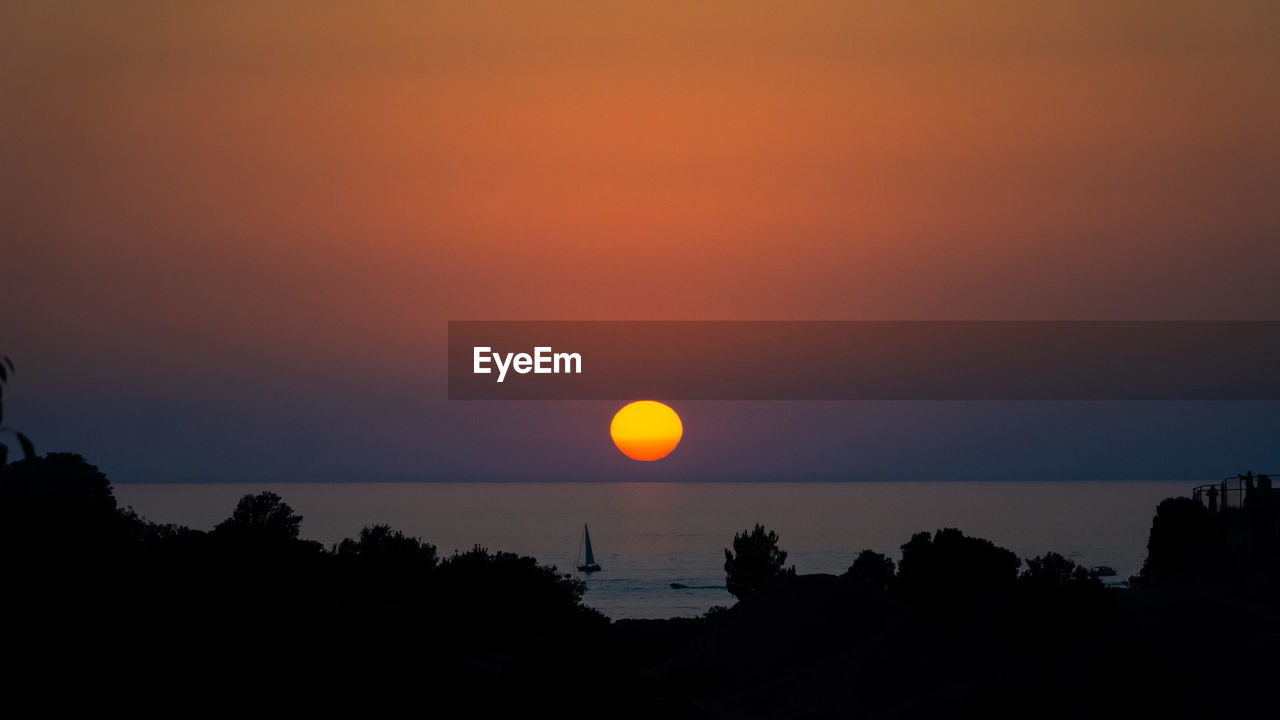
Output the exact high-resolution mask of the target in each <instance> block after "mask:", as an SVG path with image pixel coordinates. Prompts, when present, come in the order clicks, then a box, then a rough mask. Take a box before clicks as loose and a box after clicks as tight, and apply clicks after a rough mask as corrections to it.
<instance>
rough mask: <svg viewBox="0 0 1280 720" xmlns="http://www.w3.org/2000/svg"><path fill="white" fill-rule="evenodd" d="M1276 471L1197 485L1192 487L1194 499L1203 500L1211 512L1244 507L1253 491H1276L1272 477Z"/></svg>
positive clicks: (1256, 492) (1255, 492) (1232, 477)
mask: <svg viewBox="0 0 1280 720" xmlns="http://www.w3.org/2000/svg"><path fill="white" fill-rule="evenodd" d="M1275 476H1276V473H1260V474H1258V475H1254V474H1253V473H1252V472H1250V473H1248V474H1247V475H1233V476H1231V477H1225V478H1223V479H1222V480H1220V481H1219V482H1216V483H1208V484H1205V485H1197V486H1195V487H1194V488H1192V489H1191V497H1192V499H1194V500H1196V501H1198V502H1201V503H1203V504H1204V505H1205V507H1207V508H1209V510H1210V511H1211V512H1216V511H1219V510H1226V509H1228V508H1244V507H1245V501H1246V499H1248V498H1249V496H1250V494H1251V493H1254V494H1261V493H1264V492H1265V493H1270V492H1274V490H1275V488H1273V487H1272V484H1271V478H1273V477H1275Z"/></svg>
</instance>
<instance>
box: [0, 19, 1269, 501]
mask: <svg viewBox="0 0 1280 720" xmlns="http://www.w3.org/2000/svg"><path fill="white" fill-rule="evenodd" d="M1278 72H1280V4H1277V3H1275V2H1272V1H1270V0H1265V1H1258V2H1208V1H1195V2H1177V1H1169V0H1166V1H1161V2H1155V1H1152V2H1136V1H1132V0H1107V1H1105V2H1073V3H1028V2H1023V1H1021V0H1017V1H1014V0H1011V1H1008V2H995V1H992V0H980V1H978V2H974V1H967V2H919V3H891V2H851V1H847V0H845V1H832V2H785V3H782V2H779V3H744V2H701V3H687V2H681V3H655V2H646V3H639V2H637V3H625V4H624V3H602V2H573V3H569V2H536V3H534V2H527V3H488V2H475V3H425V2H410V1H408V0H406V1H404V2H390V1H385V0H378V1H375V2H359V3H357V2H320V1H317V0H308V1H306V2H303V1H301V0H298V1H296V2H262V1H260V0H255V1H254V2H245V1H240V0H219V1H218V2H182V3H175V2H171V1H168V0H157V1H155V2H134V1H114V0H113V1H110V2H69V1H68V2H56V1H52V0H45V1H41V2H12V1H11V2H3V3H0V98H3V102H0V278H2V279H0V300H2V301H3V306H4V309H5V312H4V313H3V315H2V316H0V352H4V353H7V354H9V355H11V356H12V357H13V358H14V360H15V362H17V363H18V365H19V375H18V377H17V378H16V379H15V381H14V382H13V383H12V385H11V386H10V389H9V391H8V394H7V400H8V403H7V413H6V414H7V416H8V418H7V420H8V422H9V423H10V424H12V425H14V426H17V427H20V428H24V429H26V430H28V431H29V434H30V435H31V436H32V437H33V439H34V440H35V441H36V442H37V444H38V445H39V446H40V447H41V448H42V449H67V450H77V451H80V452H83V453H84V454H86V456H88V457H89V458H90V459H91V460H93V461H95V462H98V463H99V464H100V465H101V466H102V467H103V468H104V469H105V470H107V472H108V473H109V474H111V476H112V477H113V478H115V479H117V480H131V479H138V480H163V479H228V480H230V479H270V478H272V477H278V478H287V479H305V478H308V477H323V478H324V479H343V478H350V479H355V478H371V479H377V478H392V477H394V478H448V477H477V478H513V477H524V476H528V477H539V478H560V477H575V478H576V477H581V478H609V477H625V478H627V479H640V478H645V477H654V478H663V479H672V478H694V477H716V478H728V477H747V476H751V477H754V478H757V479H758V478H763V477H783V476H785V477H819V476H821V477H885V476H894V475H897V474H899V473H901V474H903V475H906V476H925V475H928V476H931V477H939V476H942V477H984V476H999V477H1085V476H1090V477H1138V476H1141V477H1168V476H1169V475H1171V474H1176V475H1178V476H1180V477H1181V476H1186V477H1199V476H1201V475H1202V474H1204V473H1209V474H1211V475H1213V474H1218V473H1222V474H1225V473H1227V472H1235V471H1236V470H1243V469H1245V468H1246V467H1247V466H1249V465H1252V466H1254V469H1259V470H1265V469H1268V468H1265V467H1263V466H1264V465H1265V464H1266V463H1267V462H1268V461H1270V462H1272V463H1273V464H1276V465H1277V468H1280V457H1277V452H1276V449H1277V443H1276V437H1277V435H1278V434H1280V432H1278V431H1280V408H1276V407H1275V406H1273V405H1266V406H1262V405H1250V406H1207V405H1185V406H1184V405H1178V406H1171V405H1165V406H1159V407H1152V406H1136V405H1105V406H1074V405H1052V406H1050V405H1040V406H996V405H951V406H931V405H919V404H897V405H892V404H848V405H838V404H831V405H822V404H773V403H760V404H747V403H741V404H734V403H728V404H692V405H690V406H688V407H677V409H678V410H679V411H680V412H681V414H682V415H683V416H685V425H686V433H687V434H686V440H685V443H684V444H683V445H682V446H681V448H680V449H679V450H677V452H676V453H675V454H673V455H672V456H671V457H670V458H669V459H668V460H667V461H663V462H662V463H658V464H655V465H652V466H636V465H635V464H634V463H627V462H626V461H625V460H624V459H623V458H622V457H621V455H619V454H618V453H617V451H616V450H615V449H614V448H613V447H612V445H611V443H610V442H609V440H608V435H607V430H608V420H609V417H610V416H611V415H612V412H613V410H614V409H616V408H615V407H613V406H612V405H609V404H591V403H586V404H536V405H532V404H531V405H497V404H485V403H468V404H461V403H453V404H450V403H447V402H445V401H444V397H445V390H446V388H445V380H444V364H443V361H444V341H445V323H446V321H447V320H450V319H454V320H462V319H484V320H487V319H549V320H561V319H599V320H613V319H621V320H630V319H657V320H664V319H930V320H936V319H1280V292H1277V290H1276V276H1275V268H1277V267H1280V202H1277V201H1276V198H1277V197H1280V92H1277V91H1276V87H1277V83H1278V82H1280V77H1278ZM1277 468H1270V469H1277Z"/></svg>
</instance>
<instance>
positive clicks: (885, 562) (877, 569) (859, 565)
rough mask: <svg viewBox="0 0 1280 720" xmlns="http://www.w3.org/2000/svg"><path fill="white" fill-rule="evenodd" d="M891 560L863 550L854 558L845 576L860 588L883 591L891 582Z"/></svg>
mask: <svg viewBox="0 0 1280 720" xmlns="http://www.w3.org/2000/svg"><path fill="white" fill-rule="evenodd" d="M893 573H894V564H893V558H890V557H887V556H885V555H881V554H880V553H878V552H876V551H874V550H863V551H862V552H860V553H858V557H856V558H854V560H853V564H852V565H850V566H849V570H848V572H846V573H845V576H846V577H848V578H849V579H850V580H852V581H853V582H855V583H857V584H858V585H860V586H863V587H868V588H873V589H875V590H884V589H886V588H888V587H889V583H891V582H893Z"/></svg>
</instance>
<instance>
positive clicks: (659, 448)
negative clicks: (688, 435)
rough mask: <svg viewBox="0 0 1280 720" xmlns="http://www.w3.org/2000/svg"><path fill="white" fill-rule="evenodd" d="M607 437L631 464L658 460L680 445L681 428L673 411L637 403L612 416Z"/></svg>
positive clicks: (650, 401)
mask: <svg viewBox="0 0 1280 720" xmlns="http://www.w3.org/2000/svg"><path fill="white" fill-rule="evenodd" d="M609 435H610V437H612V438H613V444H614V445H617V446H618V449H619V450H621V451H622V454H623V455H626V456H627V457H629V458H631V459H632V460H661V459H662V458H664V457H666V456H667V455H669V454H671V451H672V450H675V449H676V445H679V444H680V438H681V437H682V436H683V435H684V425H683V424H681V422H680V416H679V415H677V414H676V411H675V410H672V409H671V408H669V407H667V406H666V405H663V404H662V403H660V402H654V401H652V400H639V401H637V402H633V403H631V404H629V405H627V406H625V407H623V408H622V409H621V410H619V411H618V412H617V414H615V415H614V416H613V422H612V423H611V424H610V425H609Z"/></svg>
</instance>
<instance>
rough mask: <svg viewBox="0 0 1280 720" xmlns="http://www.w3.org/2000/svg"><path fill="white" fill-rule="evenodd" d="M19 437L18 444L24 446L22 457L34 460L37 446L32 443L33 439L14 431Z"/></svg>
mask: <svg viewBox="0 0 1280 720" xmlns="http://www.w3.org/2000/svg"><path fill="white" fill-rule="evenodd" d="M13 434H14V435H17V436H18V444H19V445H21V446H22V456H23V457H24V458H26V459H27V460H34V459H35V457H36V446H35V445H33V444H32V443H31V438H29V437H27V436H26V435H23V434H22V433H20V432H18V431H17V430H14V431H13Z"/></svg>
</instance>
